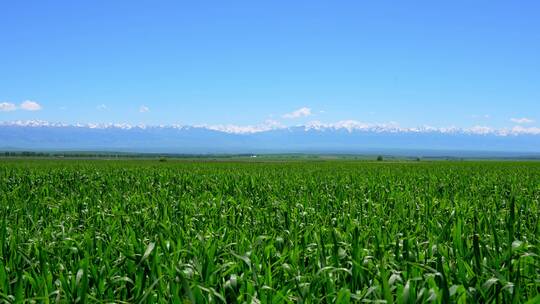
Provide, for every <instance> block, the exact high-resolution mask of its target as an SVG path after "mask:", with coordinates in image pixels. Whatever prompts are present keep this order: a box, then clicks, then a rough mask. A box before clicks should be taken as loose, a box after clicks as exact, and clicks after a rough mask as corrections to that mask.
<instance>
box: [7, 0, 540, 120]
mask: <svg viewBox="0 0 540 304" xmlns="http://www.w3.org/2000/svg"><path fill="white" fill-rule="evenodd" d="M539 3H540V2H538V1H445V2H444V3H442V2H441V1H406V2H404V1H369V2H368V1H365V3H361V1H313V0H311V1H266V2H263V1H190V2H187V1H185V2H184V1H170V2H169V1H54V0H53V1H2V2H0V104H2V105H3V106H2V107H3V109H4V111H0V121H12V120H27V119H40V120H46V121H53V122H66V123H77V122H80V123H89V122H97V123H99V122H102V123H107V122H115V123H132V124H139V123H144V124H154V125H156V124H173V123H180V124H239V125H245V124H257V123H262V122H264V121H265V120H267V119H273V120H278V121H280V122H281V123H284V124H300V123H305V122H308V121H311V120H319V121H323V122H335V121H339V120H345V119H354V120H358V121H363V122H368V123H385V122H391V121H393V122H397V123H399V125H401V126H406V127H414V126H421V125H431V126H436V127H445V126H457V127H471V126H476V125H481V126H490V127H494V128H503V127H512V126H514V125H516V124H518V122H519V123H521V124H522V125H527V126H537V125H539V123H538V122H537V121H540V17H539V12H540V4H539ZM26 100H31V101H34V102H36V103H38V104H39V105H40V107H41V109H40V110H36V111H26V110H24V109H22V108H24V107H22V108H21V105H20V104H21V103H22V102H23V101H26ZM12 104H13V105H14V106H15V107H16V108H17V109H16V110H12V106H11V105H12ZM27 105H28V104H27ZM143 106H144V107H146V108H147V110H148V111H143V112H141V107H143ZM302 107H306V108H309V109H310V112H311V115H309V116H305V117H299V118H288V119H287V118H284V117H283V115H284V114H285V113H290V112H292V111H294V110H297V109H300V108H302ZM27 108H28V107H27ZM30 108H32V107H31V106H30ZM34 108H36V107H34ZM7 110H12V111H7ZM306 114H307V113H306ZM524 118H526V119H528V120H523V119H524ZM511 119H521V120H519V121H518V120H515V121H511Z"/></svg>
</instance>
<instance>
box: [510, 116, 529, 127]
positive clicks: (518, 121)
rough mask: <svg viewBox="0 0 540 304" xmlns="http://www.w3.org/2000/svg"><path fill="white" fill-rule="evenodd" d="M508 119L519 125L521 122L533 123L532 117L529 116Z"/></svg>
mask: <svg viewBox="0 0 540 304" xmlns="http://www.w3.org/2000/svg"><path fill="white" fill-rule="evenodd" d="M510 121H511V122H514V123H517V124H520V125H521V124H530V123H533V122H534V119H530V118H527V117H522V118H510Z"/></svg>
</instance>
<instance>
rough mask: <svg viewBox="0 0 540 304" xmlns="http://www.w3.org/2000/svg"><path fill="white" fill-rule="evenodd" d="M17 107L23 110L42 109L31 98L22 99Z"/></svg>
mask: <svg viewBox="0 0 540 304" xmlns="http://www.w3.org/2000/svg"><path fill="white" fill-rule="evenodd" d="M19 108H20V109H21V110H25V111H39V110H41V109H42V108H41V105H40V104H39V103H37V102H35V101H32V100H26V101H23V102H22V103H21V105H20V106H19Z"/></svg>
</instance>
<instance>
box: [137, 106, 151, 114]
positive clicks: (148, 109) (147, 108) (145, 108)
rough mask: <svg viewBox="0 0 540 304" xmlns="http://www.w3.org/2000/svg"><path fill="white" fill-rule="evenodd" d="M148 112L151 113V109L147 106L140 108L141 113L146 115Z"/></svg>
mask: <svg viewBox="0 0 540 304" xmlns="http://www.w3.org/2000/svg"><path fill="white" fill-rule="evenodd" d="M146 112H150V108H149V107H147V106H145V105H142V106H140V107H139V113H146Z"/></svg>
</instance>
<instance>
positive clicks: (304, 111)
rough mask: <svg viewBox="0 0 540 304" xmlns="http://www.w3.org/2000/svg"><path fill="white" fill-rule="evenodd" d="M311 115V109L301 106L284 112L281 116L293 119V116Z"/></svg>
mask: <svg viewBox="0 0 540 304" xmlns="http://www.w3.org/2000/svg"><path fill="white" fill-rule="evenodd" d="M311 115H312V113H311V109H310V108H306V107H303V108H300V109H298V110H296V111H293V112H291V113H287V114H284V115H283V116H282V117H283V118H287V119H293V118H300V117H307V116H311Z"/></svg>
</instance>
